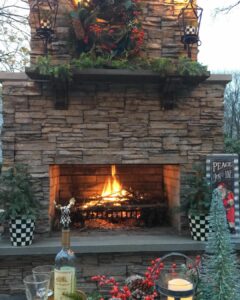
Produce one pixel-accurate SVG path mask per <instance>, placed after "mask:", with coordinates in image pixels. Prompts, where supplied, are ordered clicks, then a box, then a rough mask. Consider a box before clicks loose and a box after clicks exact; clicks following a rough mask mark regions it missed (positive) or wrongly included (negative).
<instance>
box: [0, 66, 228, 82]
mask: <svg viewBox="0 0 240 300" xmlns="http://www.w3.org/2000/svg"><path fill="white" fill-rule="evenodd" d="M77 75H78V76H86V77H85V78H95V79H96V78H97V79H99V78H100V77H103V76H108V77H112V76H116V77H123V76H129V77H136V79H138V78H139V77H143V78H146V77H148V78H149V80H152V79H153V78H155V80H156V79H158V80H159V75H158V74H157V73H154V72H152V71H146V70H145V71H129V70H116V69H86V70H82V71H78V72H77ZM25 80H30V78H29V76H28V75H27V74H26V73H24V72H22V73H12V72H0V82H4V81H25ZM231 80H232V75H230V74H212V75H210V77H209V78H208V79H207V81H208V82H213V83H217V82H221V83H228V82H230V81H231Z"/></svg>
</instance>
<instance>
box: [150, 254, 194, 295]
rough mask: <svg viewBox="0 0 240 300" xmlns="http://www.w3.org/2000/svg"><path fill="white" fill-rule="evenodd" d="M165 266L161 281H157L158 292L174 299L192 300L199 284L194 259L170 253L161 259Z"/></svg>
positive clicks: (160, 277)
mask: <svg viewBox="0 0 240 300" xmlns="http://www.w3.org/2000/svg"><path fill="white" fill-rule="evenodd" d="M159 263H161V264H164V268H163V269H162V270H161V273H160V276H159V279H158V280H157V281H156V289H157V291H158V292H159V293H160V294H162V295H164V296H167V297H172V298H173V299H181V298H184V299H185V298H187V299H192V297H193V296H194V294H195V290H196V287H197V284H198V278H199V274H198V269H197V267H196V266H195V263H194V261H193V260H192V259H190V258H189V257H187V256H186V255H184V254H181V253H175V252H173V253H170V254H167V255H165V256H164V257H162V258H161V260H160V261H159Z"/></svg>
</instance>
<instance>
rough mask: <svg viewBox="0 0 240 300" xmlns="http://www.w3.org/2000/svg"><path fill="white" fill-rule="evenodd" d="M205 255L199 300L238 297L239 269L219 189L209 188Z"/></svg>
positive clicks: (232, 299)
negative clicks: (211, 197) (211, 192)
mask: <svg viewBox="0 0 240 300" xmlns="http://www.w3.org/2000/svg"><path fill="white" fill-rule="evenodd" d="M209 225H210V228H211V231H210V233H209V236H208V242H207V246H206V255H205V256H204V259H203V265H202V270H201V282H200V290H201V293H200V296H199V298H198V299H199V300H230V299H231V300H239V294H238V292H239V286H238V285H239V275H238V273H239V270H238V267H237V259H236V256H235V253H234V250H233V246H232V244H231V238H230V232H229V229H228V226H227V220H226V213H225V209H224V207H223V203H222V195H221V191H220V190H218V189H215V190H214V191H213V199H212V205H211V209H210V221H209Z"/></svg>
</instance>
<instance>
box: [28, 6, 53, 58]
mask: <svg viewBox="0 0 240 300" xmlns="http://www.w3.org/2000/svg"><path fill="white" fill-rule="evenodd" d="M30 9H31V12H32V14H33V15H34V20H35V28H36V35H37V36H38V37H39V38H40V39H42V40H43V44H44V54H45V55H47V53H48V44H49V43H51V41H52V37H53V34H54V30H55V25H56V18H57V13H58V0H35V1H33V2H32V5H31V7H30Z"/></svg>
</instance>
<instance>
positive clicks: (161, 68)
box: [34, 53, 209, 81]
mask: <svg viewBox="0 0 240 300" xmlns="http://www.w3.org/2000/svg"><path fill="white" fill-rule="evenodd" d="M94 68H95V69H128V70H133V71H134V70H149V71H153V72H156V73H158V74H159V75H160V76H162V77H164V76H171V75H172V76H186V77H187V76H189V77H190V76H203V77H205V76H206V77H207V76H209V72H208V70H207V67H206V66H204V65H202V64H200V63H198V62H196V61H192V60H190V59H189V58H185V57H182V58H179V59H178V60H177V61H172V60H171V59H169V58H164V57H162V58H155V59H149V58H143V57H141V58H140V57H137V58H135V59H131V60H130V59H126V58H125V59H124V58H118V59H116V58H115V59H113V58H112V57H111V56H107V55H105V56H95V55H93V54H90V53H83V54H81V56H80V58H79V59H73V60H72V61H71V62H69V63H66V64H59V65H55V64H53V63H52V61H51V57H50V56H47V57H46V56H44V57H39V58H38V61H37V64H36V66H35V67H34V70H35V71H36V72H38V73H39V74H40V75H43V76H49V77H51V78H54V79H59V81H64V80H68V81H71V79H72V76H73V74H74V72H77V71H80V70H85V69H94Z"/></svg>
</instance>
